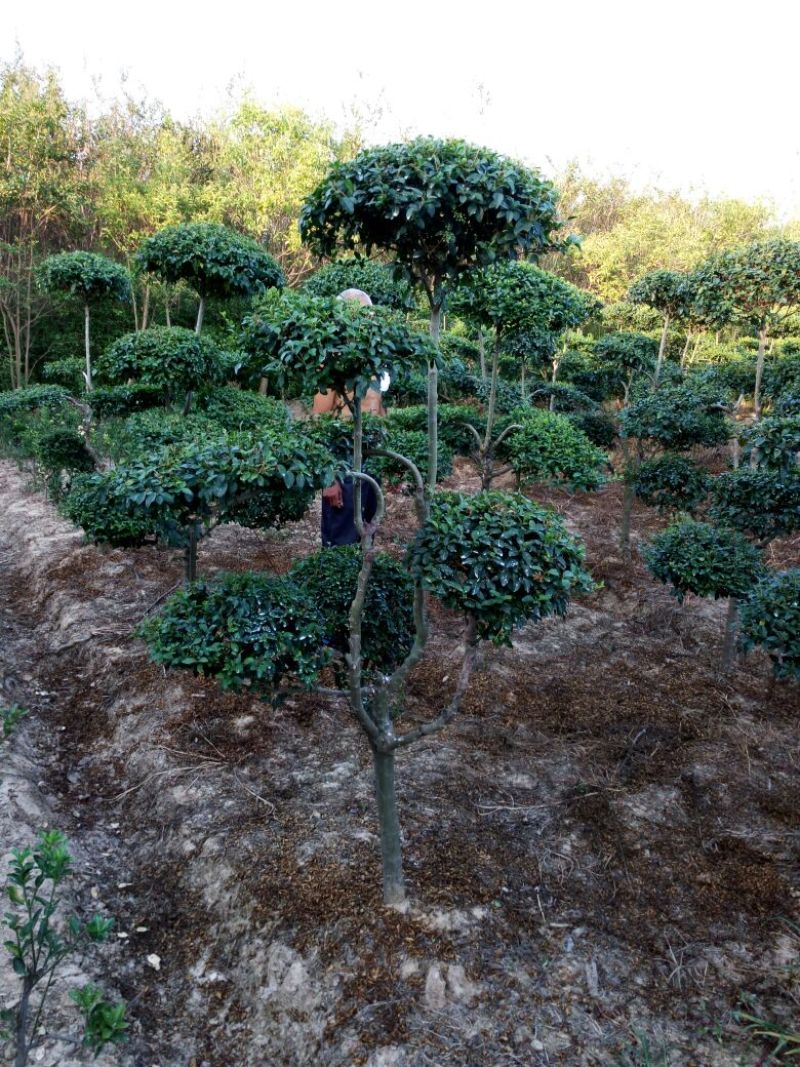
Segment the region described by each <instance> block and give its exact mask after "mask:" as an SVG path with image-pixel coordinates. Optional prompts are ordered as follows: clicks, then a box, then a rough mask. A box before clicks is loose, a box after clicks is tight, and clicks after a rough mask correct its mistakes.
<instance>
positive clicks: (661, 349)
mask: <svg viewBox="0 0 800 1067" xmlns="http://www.w3.org/2000/svg"><path fill="white" fill-rule="evenodd" d="M668 333H669V314H667V315H665V316H664V329H663V330H662V331H661V344H660V345H659V346H658V361H657V362H656V376H655V385H656V388H658V382H659V379H660V378H661V368H662V367H663V365H664V359H665V357H666V354H667V334H668Z"/></svg>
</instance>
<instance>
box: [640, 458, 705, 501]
mask: <svg viewBox="0 0 800 1067" xmlns="http://www.w3.org/2000/svg"><path fill="white" fill-rule="evenodd" d="M710 485H711V478H710V476H709V475H708V474H707V472H706V471H704V470H703V468H702V467H699V466H698V465H697V464H696V463H694V462H692V460H690V459H687V458H686V457H685V456H676V455H673V454H671V453H669V452H667V453H665V454H664V455H663V456H657V457H656V458H655V459H650V460H647V461H646V462H645V463H642V465H641V466H640V467H639V469H638V471H637V472H636V480H635V481H634V483H633V491H634V492H635V493H636V495H637V496H638V498H639V499H640V500H641V501H642V502H643V503H645V504H647V505H648V507H651V508H658V509H659V510H660V511H670V510H676V511H695V510H696V509H697V508H698V507H699V505H700V504H702V502H703V501H704V500H705V498H706V497H707V496H708V491H709V488H710Z"/></svg>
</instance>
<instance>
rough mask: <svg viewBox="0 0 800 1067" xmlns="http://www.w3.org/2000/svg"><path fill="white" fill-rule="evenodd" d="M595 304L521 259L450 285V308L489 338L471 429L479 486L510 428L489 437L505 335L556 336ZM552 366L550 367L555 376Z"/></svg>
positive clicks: (485, 484) (582, 318)
mask: <svg viewBox="0 0 800 1067" xmlns="http://www.w3.org/2000/svg"><path fill="white" fill-rule="evenodd" d="M596 305H597V301H595V299H594V298H593V297H591V296H590V295H589V294H588V293H582V292H581V291H580V290H579V289H576V288H575V286H573V285H570V284H569V283H568V282H564V281H562V280H561V279H560V278H557V277H556V276H555V275H553V274H548V273H547V271H543V270H540V269H539V268H538V267H535V266H533V264H531V263H525V262H516V261H507V262H503V263H497V264H494V265H492V266H489V267H486V268H484V269H482V270H476V271H472V272H471V273H470V274H468V275H467V276H466V278H465V279H464V280H463V281H462V283H461V285H460V286H458V288H457V289H455V291H454V293H453V296H452V299H451V306H452V308H453V310H454V311H455V312H456V313H457V314H459V315H460V316H462V317H463V318H465V319H466V320H467V321H468V322H469V323H470V324H471V325H472V326H473V328H475V329H478V330H488V331H489V332H490V335H491V337H492V355H491V371H490V378H489V383H490V384H489V396H488V401H487V405H486V425H485V428H484V430H483V434H482V435H481V434H478V433H477V431H475V432H474V436H475V446H476V447H475V451H474V459H475V463H476V465H477V466H478V470H479V471H480V474H481V487H482V488H483V489H488V488H489V486H490V485H491V483H492V480H493V478H494V477H495V471H494V457H495V454H496V452H497V449H498V447H500V446H501V444H502V441H503V440H504V438H505V437H506V436H507V435H508V434H509V433H510V432H511V427H506V428H505V429H504V430H503V432H502V433H501V434H500V435H499V436H498V438H497V440H495V439H494V426H495V407H496V400H497V381H498V371H499V363H500V353H501V349H502V345H503V342H504V340H505V338H506V337H507V336H509V335H510V336H512V337H513V336H515V335H517V336H518V335H519V334H521V333H527V332H529V331H531V330H535V331H540V332H542V333H544V334H550V335H555V336H557V335H558V334H560V333H562V332H563V331H564V330H566V329H568V328H570V327H574V326H577V325H579V324H580V323H581V322H584V321H585V320H586V319H587V318H588V317H589V315H590V314H591V313H592V311H593V309H594V308H595V307H596ZM556 370H557V367H555V366H554V375H555V373H556ZM554 380H555V378H554Z"/></svg>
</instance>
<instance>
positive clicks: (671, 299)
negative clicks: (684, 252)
mask: <svg viewBox="0 0 800 1067" xmlns="http://www.w3.org/2000/svg"><path fill="white" fill-rule="evenodd" d="M628 300H629V301H630V302H631V303H632V304H646V305H647V306H648V307H651V308H655V310H656V311H660V312H661V315H662V316H663V326H662V329H661V341H660V343H659V346H658V357H657V359H656V367H655V374H654V379H653V384H654V386H655V387H656V388H658V382H659V379H660V377H661V368H662V367H663V365H664V359H665V357H666V352H667V336H668V334H669V327H670V323H671V322H672V321H674V320H680V319H681V318H682V317H684V316H685V315H686V313H687V312H688V311H689V309H690V308H691V306H692V303H693V300H694V290H693V288H692V284H691V275H688V274H684V273H682V272H681V271H677V270H653V271H650V273H649V274H645V275H644V276H643V277H641V278H639V280H638V281H636V282H634V284H633V285H632V286H631V287H630V289H629V290H628Z"/></svg>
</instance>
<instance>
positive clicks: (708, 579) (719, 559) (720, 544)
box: [643, 519, 763, 670]
mask: <svg viewBox="0 0 800 1067" xmlns="http://www.w3.org/2000/svg"><path fill="white" fill-rule="evenodd" d="M643 555H644V560H645V563H646V564H647V568H648V570H649V571H650V573H651V574H652V575H653V577H654V578H657V579H658V580H659V581H661V582H664V583H666V584H668V585H671V586H672V591H673V593H674V595H675V596H676V597H677V598H678V600H679V601H680V602H681V603H682V602H683V599H684V597H685V596H686V594H687V593H693V594H694V595H695V596H702V597H713V598H714V599H715V600H719V599H721V598H727V600H728V613H727V618H726V622H725V640H724V644H723V652H722V666H723V669H724V670H727V669H728V668H729V667H730V665H731V663H732V661H733V654H734V650H735V647H736V617H737V605H738V601H739V599H740V598H741V597H743V596H745V595H746V594H747V593H748V592H749V590H750V589H751V588H752V587H753V585H754V584H755V582H756V581H757V580H758V579H759V578H760V577H761V574H762V573H763V566H762V563H761V553H760V552H759V551H758V549H757V548H755V547H754V546H753V545H751V544H750V542H749V541H748V540H747V538H746V537H743V536H742V534H740V533H738V532H737V531H736V530H727V529H718V528H717V527H715V526H711V525H709V523H706V522H695V521H694V520H691V519H688V520H685V521H683V522H679V523H677V524H675V525H673V526H669V527H668V528H667V529H666V530H663V531H662V532H661V533H660V534H656V536H655V537H654V538H653V539H652V541H651V542H650V545H649V546H648V547H647V548H646V549H645V551H644V553H643Z"/></svg>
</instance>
